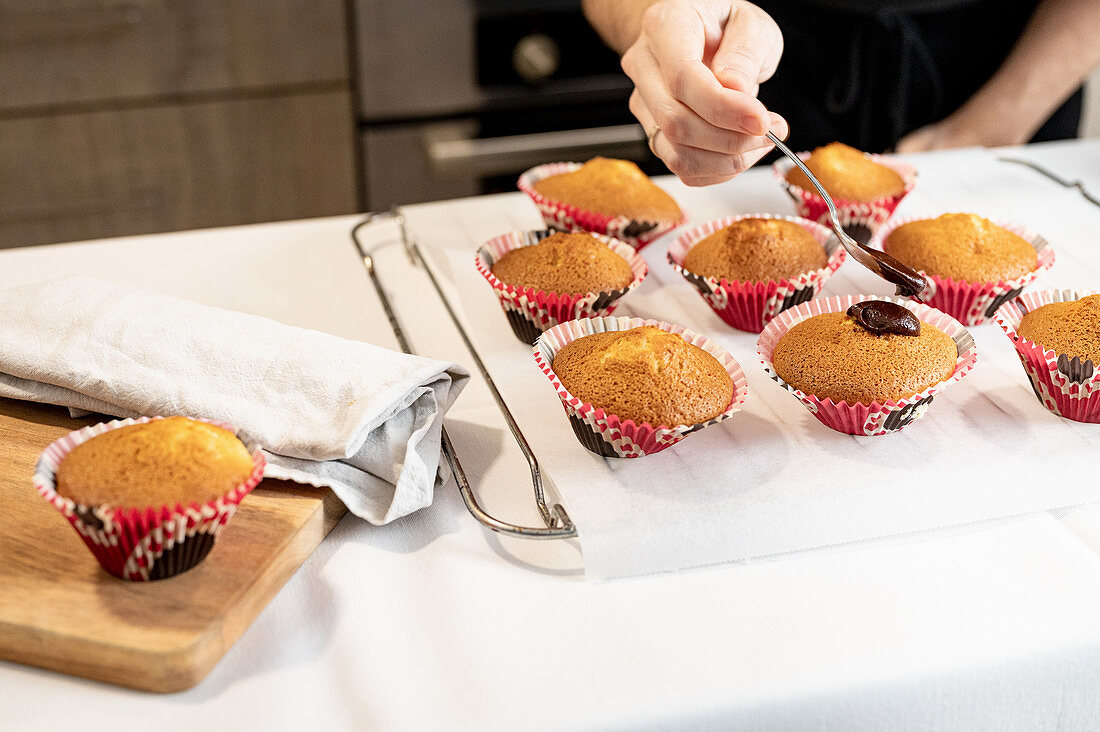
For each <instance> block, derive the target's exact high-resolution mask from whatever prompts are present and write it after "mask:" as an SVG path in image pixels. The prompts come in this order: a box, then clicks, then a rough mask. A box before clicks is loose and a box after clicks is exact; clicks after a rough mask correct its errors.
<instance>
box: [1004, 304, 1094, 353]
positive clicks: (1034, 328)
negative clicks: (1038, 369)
mask: <svg viewBox="0 0 1100 732" xmlns="http://www.w3.org/2000/svg"><path fill="white" fill-rule="evenodd" d="M1016 332H1017V333H1019V334H1020V336H1021V337H1023V338H1026V339H1028V340H1029V341H1032V342H1034V343H1038V344H1039V345H1040V346H1042V347H1043V348H1044V349H1046V350H1051V351H1054V352H1055V353H1057V354H1058V355H1059V356H1063V355H1064V356H1066V357H1067V358H1073V357H1074V356H1076V357H1077V358H1079V359H1081V360H1082V361H1092V363H1093V365H1094V366H1100V295H1089V296H1087V297H1082V298H1081V299H1080V300H1074V301H1072V302H1052V303H1049V304H1047V305H1043V306H1042V307H1038V308H1035V309H1034V310H1032V311H1031V312H1030V313H1027V314H1025V315H1024V317H1023V319H1022V320H1021V321H1020V326H1019V327H1018V328H1017V329H1016Z"/></svg>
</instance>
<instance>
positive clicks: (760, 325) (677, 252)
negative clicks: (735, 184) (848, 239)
mask: <svg viewBox="0 0 1100 732" xmlns="http://www.w3.org/2000/svg"><path fill="white" fill-rule="evenodd" d="M754 218H758V219H781V220H783V221H791V222H794V223H796V224H798V225H799V226H801V227H803V228H804V229H806V230H807V231H808V232H810V234H812V235H813V236H814V238H815V239H817V240H818V242H820V243H821V245H822V247H823V248H824V249H825V253H826V255H827V257H828V260H827V262H826V264H825V266H824V267H822V268H821V269H817V270H813V271H810V272H804V273H802V274H801V275H799V276H798V277H795V278H793V279H780V280H768V281H765V282H742V281H739V280H734V281H732V282H731V281H729V280H726V279H724V278H723V279H721V280H718V279H715V278H714V277H702V276H700V275H697V274H695V273H694V272H690V271H688V270H687V269H685V268H684V266H683V265H684V259H685V258H686V257H687V255H688V252H690V251H691V250H692V248H693V247H695V245H696V244H698V243H699V242H700V241H702V240H703V239H705V238H706V237H708V236H710V235H711V234H713V233H714V232H716V231H718V230H719V229H723V228H725V227H726V226H729V225H730V224H732V223H733V222H735V221H741V220H743V219H754ZM846 257H847V253H846V252H845V251H844V247H843V246H841V245H840V240H839V239H837V237H836V236H835V235H834V234H833V232H832V231H831V230H830V229H828V228H826V227H824V226H822V225H821V224H818V223H816V222H813V221H810V220H809V219H804V218H800V217H797V216H777V215H774V214H744V215H741V216H727V217H726V218H723V219H717V220H715V221H708V222H707V223H705V224H701V225H699V226H696V227H694V228H692V229H690V230H688V231H685V232H684V233H682V234H681V235H680V236H678V237H677V238H676V241H674V242H673V243H672V244H671V245H670V246H669V248H668V262H669V264H671V265H672V268H673V269H675V270H676V271H677V272H679V273H680V274H681V275H682V276H683V277H684V279H686V280H687V281H688V282H690V283H691V284H692V286H694V287H695V289H696V290H697V291H698V292H699V294H700V295H701V296H702V297H703V299H704V300H706V302H707V304H708V305H710V307H711V309H712V310H714V312H715V313H716V314H717V315H718V317H720V318H721V319H722V320H724V321H725V322H726V323H727V324H729V325H732V326H733V327H734V328H737V329H739V330H744V331H748V332H750V333H759V332H760V331H762V330H763V329H764V326H765V325H767V324H768V322H769V321H770V320H771V319H772V318H774V317H775V316H776V315H778V314H779V313H781V312H782V311H784V310H786V309H787V308H790V307H794V306H795V305H798V304H800V303H803V302H806V301H808V300H812V299H813V298H814V297H815V296H816V295H817V294H818V293H820V292H821V288H822V287H824V286H825V283H826V282H828V280H829V278H830V277H832V276H833V273H834V272H836V271H837V269H839V268H840V265H842V264H843V263H844V260H845V258H846Z"/></svg>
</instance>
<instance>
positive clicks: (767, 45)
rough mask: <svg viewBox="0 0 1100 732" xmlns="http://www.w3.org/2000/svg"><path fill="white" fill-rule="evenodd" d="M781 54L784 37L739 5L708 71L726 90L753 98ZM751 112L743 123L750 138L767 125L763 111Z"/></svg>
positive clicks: (751, 7) (753, 10)
mask: <svg viewBox="0 0 1100 732" xmlns="http://www.w3.org/2000/svg"><path fill="white" fill-rule="evenodd" d="M782 54H783V34H782V33H781V32H780V30H779V26H777V25H776V24H775V21H773V20H772V19H771V16H769V15H768V14H767V13H765V12H764V11H763V10H761V9H760V8H758V7H756V6H755V5H752V4H750V3H740V4H738V5H736V6H734V8H733V9H732V10H731V11H730V17H729V20H728V21H727V22H726V28H725V33H723V34H722V41H721V43H720V44H719V46H718V50H717V51H716V52H715V53H714V58H712V59H711V62H710V68H711V69H712V71H713V74H714V76H715V78H716V79H717V80H718V81H719V83H720V84H721V85H722V86H724V87H726V88H729V89H732V90H735V91H738V92H743V93H746V94H749V95H751V96H753V97H755V96H756V92H757V90H758V89H759V88H760V82H762V81H767V80H768V79H769V78H771V75H772V74H774V73H775V69H776V67H777V66H778V65H779V57H780V56H781V55H782ZM763 108H764V107H763V105H760V108H759V109H750V110H749V111H748V112H747V114H749V115H752V119H749V118H748V117H746V118H745V120H744V121H743V122H742V125H741V126H742V129H744V130H745V131H746V132H749V133H750V134H763V128H764V127H765V126H766V125H767V124H768V117H767V113H766V111H765V112H764V113H761V110H763Z"/></svg>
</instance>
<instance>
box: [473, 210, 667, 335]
mask: <svg viewBox="0 0 1100 732" xmlns="http://www.w3.org/2000/svg"><path fill="white" fill-rule="evenodd" d="M475 264H476V266H477V270H478V272H480V273H481V275H482V277H484V278H485V279H486V281H487V282H488V283H489V285H490V286H491V287H492V288H493V292H495V293H496V295H497V298H498V299H499V300H500V305H501V308H503V309H504V314H505V316H506V317H507V318H508V323H509V324H510V325H511V326H512V332H514V333H515V334H516V337H517V338H519V339H520V340H521V341H523V342H524V343H526V344H528V345H531V344H533V343H534V342H535V340H536V339H537V338H538V337H539V334H540V333H542V331H544V330H546V329H547V328H551V327H553V326H555V325H557V324H558V323H564V322H566V321H569V320H575V319H577V318H592V317H596V316H600V315H607V314H609V313H611V312H612V311H613V310H614V309H615V306H616V305H617V304H618V301H619V299H620V298H621V297H623V295H625V294H626V293H628V292H630V291H631V290H633V289H634V288H635V287H637V286H638V285H640V284H641V282H642V280H643V279H645V276H646V273H647V272H648V271H649V268H648V266H647V265H646V263H645V260H644V259H642V258H641V257H640V256H639V255H638V254H637V252H635V251H634V248H633V247H631V246H629V245H628V244H624V243H623V242H621V241H617V240H615V239H612V238H611V237H607V236H602V235H599V234H589V233H586V232H553V231H549V230H545V229H544V230H541V231H526V232H519V231H515V232H509V233H507V234H503V235H501V236H498V237H496V238H494V239H490V240H489V241H487V242H485V244H483V245H482V246H481V247H480V248H479V249H478V251H477V257H476V259H475Z"/></svg>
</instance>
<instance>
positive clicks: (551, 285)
mask: <svg viewBox="0 0 1100 732" xmlns="http://www.w3.org/2000/svg"><path fill="white" fill-rule="evenodd" d="M492 271H493V274H494V275H496V277H497V279H499V280H500V281H501V282H503V283H504V284H506V285H513V286H515V287H530V288H533V289H535V290H545V291H546V292H557V293H568V294H583V293H588V292H606V291H608V290H620V289H622V288H624V287H626V286H628V285H629V284H630V283H631V282H632V281H633V280H634V272H633V271H632V270H631V269H630V263H629V262H627V261H626V260H625V259H624V258H623V257H621V256H619V255H618V254H616V253H615V252H614V251H612V250H611V249H610V247H608V246H607V245H606V244H604V243H603V242H602V241H600V240H599V239H597V238H596V237H594V236H592V235H591V234H586V233H583V232H572V233H568V234H567V233H563V232H558V233H555V234H551V235H550V236H548V237H546V238H545V239H543V240H542V241H540V242H539V243H538V244H532V245H531V246H526V247H520V248H519V249H513V250H512V251H510V252H507V253H506V254H505V255H504V256H503V257H501V258H500V260H499V261H498V262H497V263H496V264H494V265H493V268H492Z"/></svg>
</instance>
